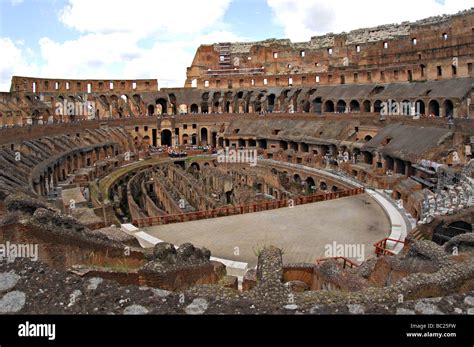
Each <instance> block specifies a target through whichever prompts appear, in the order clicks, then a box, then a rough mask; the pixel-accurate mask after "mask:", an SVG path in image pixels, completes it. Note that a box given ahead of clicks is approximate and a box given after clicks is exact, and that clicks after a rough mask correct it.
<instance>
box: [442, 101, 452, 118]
mask: <svg viewBox="0 0 474 347" xmlns="http://www.w3.org/2000/svg"><path fill="white" fill-rule="evenodd" d="M443 108H444V116H445V117H446V118H450V117H454V104H453V102H452V101H451V100H449V99H447V100H445V101H444V103H443Z"/></svg>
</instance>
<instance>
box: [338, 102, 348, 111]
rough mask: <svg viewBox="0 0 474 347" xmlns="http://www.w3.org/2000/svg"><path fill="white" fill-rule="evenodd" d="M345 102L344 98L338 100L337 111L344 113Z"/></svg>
mask: <svg viewBox="0 0 474 347" xmlns="http://www.w3.org/2000/svg"><path fill="white" fill-rule="evenodd" d="M346 107H347V104H346V102H345V101H344V100H339V101H338V102H337V113H345V112H346Z"/></svg>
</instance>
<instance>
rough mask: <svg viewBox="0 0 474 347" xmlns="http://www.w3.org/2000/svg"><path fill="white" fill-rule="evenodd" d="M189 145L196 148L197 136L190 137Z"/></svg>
mask: <svg viewBox="0 0 474 347" xmlns="http://www.w3.org/2000/svg"><path fill="white" fill-rule="evenodd" d="M191 144H192V145H193V146H196V145H197V135H196V134H192V136H191Z"/></svg>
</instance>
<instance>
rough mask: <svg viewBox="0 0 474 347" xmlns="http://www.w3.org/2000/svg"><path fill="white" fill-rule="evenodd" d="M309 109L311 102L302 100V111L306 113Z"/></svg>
mask: <svg viewBox="0 0 474 347" xmlns="http://www.w3.org/2000/svg"><path fill="white" fill-rule="evenodd" d="M310 109H311V103H310V102H309V101H304V102H303V111H304V112H306V113H308V112H309V110H310Z"/></svg>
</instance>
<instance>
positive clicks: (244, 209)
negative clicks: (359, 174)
mask: <svg viewBox="0 0 474 347" xmlns="http://www.w3.org/2000/svg"><path fill="white" fill-rule="evenodd" d="M364 191H365V190H364V188H353V189H348V190H342V191H339V192H332V193H325V194H316V195H312V196H300V197H296V198H290V199H284V200H278V201H268V202H263V203H255V204H251V205H242V206H234V207H222V208H218V209H213V210H206V211H197V212H189V213H181V214H174V215H165V216H156V217H148V218H141V219H136V220H134V221H133V224H135V225H137V226H138V227H139V228H143V227H151V226H156V225H166V224H173V223H182V222H190V221H197V220H202V219H211V218H218V217H228V216H234V215H240V214H247V213H254V212H262V211H269V210H275V209H279V208H285V207H289V206H292V205H293V206H298V205H305V204H311V203H315V202H320V201H328V200H335V199H339V198H345V197H349V196H355V195H360V194H363V193H364Z"/></svg>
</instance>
